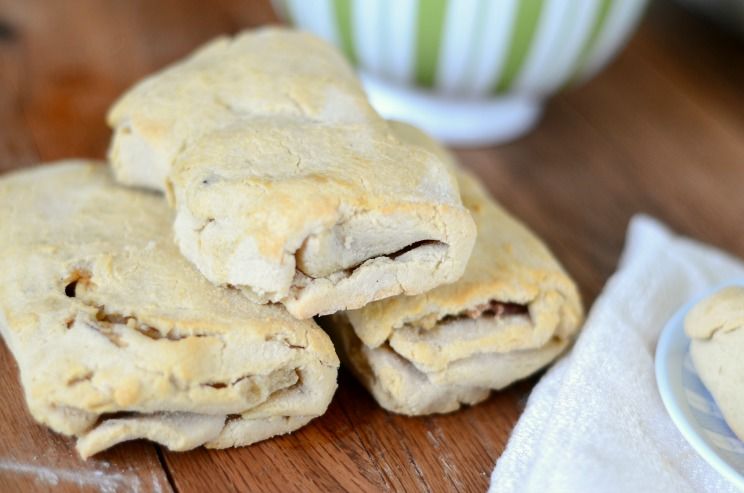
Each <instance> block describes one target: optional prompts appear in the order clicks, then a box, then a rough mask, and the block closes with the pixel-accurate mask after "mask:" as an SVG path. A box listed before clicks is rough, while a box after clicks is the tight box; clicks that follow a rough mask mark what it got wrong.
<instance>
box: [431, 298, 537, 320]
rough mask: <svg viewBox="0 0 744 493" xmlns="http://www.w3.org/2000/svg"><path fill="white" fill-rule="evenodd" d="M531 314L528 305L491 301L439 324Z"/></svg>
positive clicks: (449, 317)
mask: <svg viewBox="0 0 744 493" xmlns="http://www.w3.org/2000/svg"><path fill="white" fill-rule="evenodd" d="M529 314H530V312H529V309H528V307H527V305H521V304H519V303H508V302H507V303H504V302H501V301H496V300H491V301H489V302H488V303H482V304H480V305H476V306H474V307H472V308H467V309H465V310H463V311H461V312H460V313H458V314H456V315H447V316H446V317H444V318H442V319H441V320H439V323H447V322H454V321H456V320H467V319H471V320H475V319H476V318H481V317H483V318H505V317H513V316H518V315H521V316H529Z"/></svg>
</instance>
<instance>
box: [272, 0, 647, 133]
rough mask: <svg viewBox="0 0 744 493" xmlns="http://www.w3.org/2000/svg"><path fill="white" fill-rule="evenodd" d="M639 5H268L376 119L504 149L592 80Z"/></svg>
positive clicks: (582, 1)
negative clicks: (319, 44) (553, 101)
mask: <svg viewBox="0 0 744 493" xmlns="http://www.w3.org/2000/svg"><path fill="white" fill-rule="evenodd" d="M646 2H647V0H314V1H307V0H274V5H275V7H276V10H277V12H278V13H279V15H280V16H282V17H283V18H284V19H286V20H287V21H288V22H290V23H291V24H294V25H296V26H297V27H299V28H302V29H306V30H309V31H312V32H314V33H316V34H318V35H320V36H321V37H323V38H325V39H327V40H328V41H330V42H331V43H334V44H336V45H337V46H339V47H340V48H341V49H342V50H343V51H344V53H345V54H346V55H347V56H348V58H349V59H350V60H351V61H352V63H354V64H355V65H356V66H357V67H358V68H359V70H360V73H361V76H362V79H363V81H364V82H365V85H366V86H367V89H368V91H369V93H370V99H371V100H372V103H373V104H374V105H375V106H377V108H378V110H380V111H381V113H383V114H384V115H385V116H387V117H390V118H398V119H402V120H407V121H409V122H411V123H414V124H417V125H419V126H421V127H423V128H425V129H427V130H429V131H430V132H431V133H433V134H434V135H436V136H438V137H440V138H442V139H443V140H445V141H447V142H450V143H459V144H481V143H491V142H498V141H504V140H509V139H511V138H514V137H516V136H518V135H520V134H522V133H523V132H525V131H527V130H528V129H529V128H531V127H532V125H533V124H534V123H535V122H536V121H537V119H538V117H539V114H540V109H541V107H542V102H543V101H544V100H545V98H546V97H547V96H549V95H550V94H552V93H554V92H556V91H558V90H559V89H561V88H564V87H566V86H568V85H571V84H574V83H576V82H580V81H582V80H584V79H586V78H588V77H589V76H591V75H593V74H595V73H596V72H597V71H598V70H599V69H600V68H601V67H602V66H604V65H605V64H606V63H607V62H608V61H609V59H610V58H611V57H612V56H613V55H614V54H615V53H616V52H617V51H618V49H619V48H620V46H621V45H622V44H623V43H624V42H625V40H626V39H627V37H628V35H629V34H630V33H631V31H632V30H633V28H634V27H635V25H636V23H637V21H638V19H639V17H640V14H641V12H642V11H643V7H644V5H645V4H646Z"/></svg>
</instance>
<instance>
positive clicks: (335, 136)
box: [109, 28, 475, 318]
mask: <svg viewBox="0 0 744 493" xmlns="http://www.w3.org/2000/svg"><path fill="white" fill-rule="evenodd" d="M109 124H110V125H111V126H112V128H113V129H114V137H113V141H112V145H111V149H110V153H109V156H110V160H111V162H112V166H113V168H114V170H115V174H116V178H117V179H118V180H119V181H121V182H122V183H125V184H129V185H138V186H145V187H150V188H154V189H158V190H165V191H166V192H167V193H168V196H169V199H170V202H171V203H172V205H173V206H174V207H175V209H176V219H175V226H174V228H175V237H176V240H177V243H178V245H179V247H180V249H181V252H182V253H183V254H184V256H186V257H187V258H188V259H189V260H190V261H192V262H193V263H194V264H195V265H196V266H197V267H198V268H199V270H200V271H201V272H202V273H203V274H204V275H205V276H206V277H207V278H208V279H209V280H210V281H212V282H213V283H215V284H218V285H230V286H234V287H237V288H239V289H241V290H243V291H244V292H245V293H246V295H248V296H249V297H250V298H251V299H253V300H254V301H256V302H259V303H266V302H281V303H283V304H284V305H285V306H286V307H287V309H288V310H289V311H290V313H292V314H293V315H294V316H296V317H298V318H307V317H310V316H313V315H317V314H328V313H333V312H335V311H337V310H341V309H353V308H360V307H362V306H364V305H365V304H367V303H369V302H371V301H375V300H378V299H382V298H385V297H388V296H393V295H397V294H418V293H422V292H424V291H427V290H429V289H431V288H434V287H436V286H438V285H440V284H443V283H448V282H452V281H455V280H456V279H457V278H459V277H460V276H461V275H462V272H463V270H464V269H465V265H466V263H467V259H468V256H469V255H470V252H471V250H472V245H473V242H474V240H475V227H474V225H473V221H472V219H471V218H470V216H469V214H468V212H467V210H466V209H465V208H464V207H463V206H462V203H461V201H460V197H459V194H458V192H457V184H456V180H455V178H454V177H453V176H452V174H451V172H450V171H449V170H448V168H447V167H446V166H445V165H444V164H443V163H442V162H441V161H440V160H439V159H438V158H437V156H436V155H433V154H432V153H431V152H429V151H427V150H426V149H422V148H421V147H419V146H416V145H412V144H410V143H403V142H401V141H399V140H398V139H397V138H396V136H395V134H394V133H393V132H392V131H391V129H390V127H389V125H388V123H387V122H386V121H385V120H384V119H382V118H381V117H380V116H379V115H378V114H377V113H375V111H374V110H373V109H372V107H371V106H370V105H369V103H368V101H367V98H366V95H365V94H364V91H363V90H362V88H361V86H360V84H359V82H358V81H357V79H356V78H355V76H354V73H353V70H352V69H351V67H350V66H349V65H348V63H347V62H346V61H345V60H344V59H343V57H342V56H341V55H340V54H339V53H338V52H337V51H336V50H335V49H334V48H332V47H331V46H330V45H329V44H327V43H325V42H323V41H321V40H320V39H318V38H315V37H313V36H312V35H310V34H307V33H301V32H297V31H289V30H284V29H279V28H268V29H261V30H257V31H250V32H245V33H243V34H240V35H238V36H236V37H234V38H219V39H217V40H215V41H213V42H211V43H209V44H207V45H206V46H205V47H203V48H201V49H200V50H198V51H197V52H196V53H195V54H193V55H192V56H190V57H188V58H187V59H186V60H184V61H182V62H179V63H177V64H175V65H173V66H171V67H169V68H167V69H165V70H164V71H162V72H160V73H157V74H155V75H153V76H151V77H149V78H147V79H145V80H144V81H142V82H141V83H139V84H138V85H136V86H135V87H134V88H132V89H131V90H130V91H129V92H128V93H127V94H125V95H124V96H123V97H122V99H121V100H120V101H119V102H118V103H116V105H114V107H113V108H112V109H111V112H110V114H109Z"/></svg>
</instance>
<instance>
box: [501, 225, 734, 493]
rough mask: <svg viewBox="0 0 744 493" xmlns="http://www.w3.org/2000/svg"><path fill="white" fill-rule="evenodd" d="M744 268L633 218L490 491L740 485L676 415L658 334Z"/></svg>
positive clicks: (530, 403)
mask: <svg viewBox="0 0 744 493" xmlns="http://www.w3.org/2000/svg"><path fill="white" fill-rule="evenodd" d="M742 275H744V265H742V263H741V262H739V261H738V260H736V259H733V258H731V257H729V256H727V255H725V254H724V253H722V252H720V251H717V250H714V249H712V248H710V247H707V246H705V245H701V244H699V243H696V242H694V241H691V240H687V239H684V238H678V237H676V236H674V235H673V234H671V233H670V232H669V231H668V230H667V229H666V228H665V227H664V226H663V225H661V224H659V223H658V222H656V221H654V220H652V219H650V218H648V217H644V216H639V217H636V218H634V219H633V221H632V223H631V226H630V229H629V232H628V238H627V240H626V246H625V252H624V253H623V256H622V260H621V263H620V267H619V269H618V271H617V273H615V275H614V276H613V277H612V278H611V279H610V281H609V282H608V283H607V286H605V288H604V290H603V291H602V294H601V295H600V296H599V298H598V299H597V301H596V302H595V304H594V306H593V307H592V309H591V312H590V313H589V316H588V319H587V322H586V324H585V325H584V328H583V329H582V331H581V336H580V337H579V338H578V340H577V341H576V343H575V345H574V347H573V349H572V350H571V352H570V353H568V354H567V355H566V357H565V358H562V359H561V360H560V361H559V362H558V363H557V364H556V365H554V366H553V367H552V368H551V369H550V370H549V371H548V372H547V374H546V375H545V376H544V377H543V378H542V379H541V380H540V382H539V383H538V385H537V386H536V387H535V388H534V390H533V391H532V394H531V395H530V398H529V401H528V403H527V408H526V409H525V411H524V413H523V415H522V417H521V418H520V419H519V422H518V423H517V426H516V428H515V429H514V432H513V433H512V436H511V438H510V439H509V443H508V444H507V447H506V450H505V451H504V453H503V455H502V456H501V458H500V459H499V460H498V462H497V464H496V469H495V470H494V472H493V475H492V476H491V491H492V492H505V493H506V492H509V493H511V492H514V491H520V492H526V493H530V492H535V493H537V492H539V493H543V492H564V491H565V492H576V493H582V492H591V493H596V492H627V491H633V492H635V491H643V492H665V493H666V492H670V491H674V492H733V491H736V490H735V488H734V487H733V486H732V485H731V484H729V483H728V482H727V481H726V480H725V479H724V478H723V477H722V476H720V475H719V474H718V473H717V472H716V471H715V470H713V469H712V468H711V467H710V466H709V465H708V464H707V463H706V462H705V461H704V460H703V459H702V458H701V457H699V456H698V454H697V453H696V452H695V451H694V450H692V448H691V447H690V446H689V445H688V444H687V442H686V441H685V440H684V438H683V437H682V435H681V434H680V433H679V431H678V430H677V428H676V427H675V425H674V423H673V422H672V420H671V419H670V418H669V416H668V414H667V412H666V410H665V408H664V406H663V403H662V401H661V397H660V396H659V393H658V390H657V387H656V379H655V376H654V351H655V346H656V342H657V339H658V337H659V333H660V332H661V330H662V328H663V327H664V325H665V323H666V322H667V321H668V320H669V319H670V318H671V316H672V315H673V314H674V312H675V311H676V310H677V309H679V307H680V306H682V305H683V304H684V303H686V302H687V301H688V300H689V299H690V298H692V297H693V296H696V295H698V294H699V293H700V292H701V291H703V290H705V289H709V288H710V287H712V286H713V285H716V284H718V283H720V282H722V281H724V280H725V279H727V278H730V277H733V276H742Z"/></svg>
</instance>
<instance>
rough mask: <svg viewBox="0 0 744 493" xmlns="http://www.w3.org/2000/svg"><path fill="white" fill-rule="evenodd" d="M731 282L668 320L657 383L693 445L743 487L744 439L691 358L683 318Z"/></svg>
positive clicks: (658, 352)
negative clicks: (704, 383)
mask: <svg viewBox="0 0 744 493" xmlns="http://www.w3.org/2000/svg"><path fill="white" fill-rule="evenodd" d="M731 285H738V286H744V281H736V282H728V283H726V284H724V285H721V286H718V287H716V288H714V289H711V290H710V291H708V292H706V293H703V294H701V295H700V296H698V297H696V298H695V299H693V300H691V301H690V302H689V303H687V304H686V305H685V306H683V307H682V308H680V309H679V310H678V311H677V313H675V314H674V316H673V317H672V319H671V320H669V322H667V324H666V326H665V327H664V330H663V331H662V333H661V337H660V338H659V343H658V345H657V346H656V383H657V385H658V386H659V392H660V393H661V399H662V400H663V401H664V406H665V407H666V409H667V411H668V412H669V415H670V416H671V417H672V421H674V424H675V425H677V428H679V431H680V432H682V435H683V436H684V437H685V439H686V440H687V441H688V442H690V445H692V447H693V448H694V449H695V450H696V451H697V452H698V453H699V454H700V455H701V456H702V457H703V459H705V460H706V461H707V462H708V463H710V465H712V466H713V467H714V468H716V470H718V472H720V473H721V474H723V475H724V476H725V477H726V478H727V479H729V480H730V481H731V482H733V483H734V484H735V485H736V486H737V487H738V488H739V489H741V490H742V491H744V443H742V441H741V440H739V439H738V438H737V437H736V435H734V432H732V431H731V429H730V428H729V427H728V425H727V424H726V422H725V421H724V420H723V416H722V415H721V411H720V410H719V409H718V406H717V405H716V402H715V401H714V400H713V397H712V396H711V395H710V393H709V392H708V390H707V389H706V388H705V386H704V385H703V383H702V382H701V381H700V378H699V377H698V374H697V371H695V367H694V365H693V364H692V360H691V358H690V339H689V338H688V337H687V335H685V331H684V320H685V315H687V312H688V311H690V309H691V308H692V307H693V306H694V305H695V304H696V303H697V302H698V301H700V300H702V299H703V298H705V297H707V296H709V295H711V294H712V293H714V292H716V291H718V290H719V289H721V288H722V287H724V286H731Z"/></svg>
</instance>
